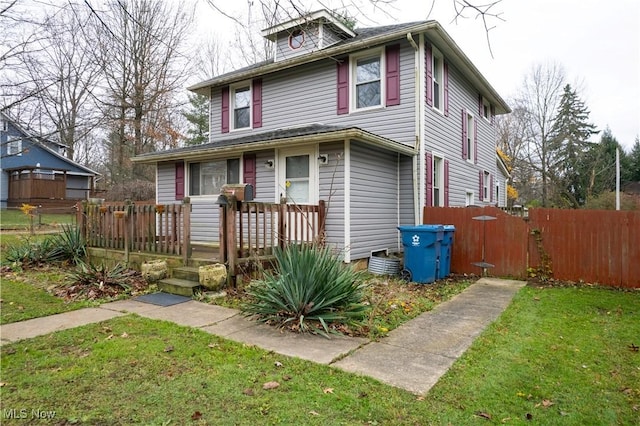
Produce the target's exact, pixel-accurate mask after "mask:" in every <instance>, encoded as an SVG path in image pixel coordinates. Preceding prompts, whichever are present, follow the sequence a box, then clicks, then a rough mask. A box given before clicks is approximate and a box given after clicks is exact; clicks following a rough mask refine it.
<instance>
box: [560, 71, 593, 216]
mask: <svg viewBox="0 0 640 426" xmlns="http://www.w3.org/2000/svg"><path fill="white" fill-rule="evenodd" d="M596 133H598V131H597V130H596V127H595V126H594V125H593V124H591V123H589V109H588V108H587V107H586V105H585V104H584V102H583V101H582V100H581V99H580V98H579V97H578V94H577V92H576V91H575V90H574V89H572V88H571V85H569V84H567V85H566V86H565V87H564V92H563V94H562V98H561V99H560V105H559V106H558V112H557V115H556V118H555V121H554V125H553V127H552V129H551V134H552V135H553V137H552V144H551V149H552V151H553V156H552V157H553V161H552V167H551V168H552V171H553V173H552V175H553V177H554V180H555V182H554V184H555V185H554V187H555V191H554V192H555V194H554V197H553V198H554V201H555V203H556V204H557V205H559V206H563V207H564V206H567V207H571V208H578V207H580V206H581V205H583V204H584V203H585V201H586V198H587V187H588V181H587V180H586V179H585V176H584V175H583V173H581V172H582V170H581V165H582V163H583V161H584V160H585V159H586V155H587V152H589V149H590V146H591V143H590V142H589V138H590V137H591V136H592V135H594V134H596Z"/></svg>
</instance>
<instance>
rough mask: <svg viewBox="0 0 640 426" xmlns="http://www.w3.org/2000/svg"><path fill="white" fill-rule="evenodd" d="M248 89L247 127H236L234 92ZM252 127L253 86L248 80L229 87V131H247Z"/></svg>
mask: <svg viewBox="0 0 640 426" xmlns="http://www.w3.org/2000/svg"><path fill="white" fill-rule="evenodd" d="M247 87H248V88H249V90H248V93H249V125H248V126H246V127H236V92H237V91H238V90H241V89H246V88H247ZM252 126H253V85H252V84H251V81H250V80H247V81H243V82H240V83H236V84H233V85H231V86H230V87H229V128H230V130H231V131H237V130H247V129H251V128H252Z"/></svg>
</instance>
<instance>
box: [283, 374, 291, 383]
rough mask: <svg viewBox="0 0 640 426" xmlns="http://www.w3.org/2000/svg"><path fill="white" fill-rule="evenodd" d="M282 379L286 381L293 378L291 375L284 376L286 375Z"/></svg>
mask: <svg viewBox="0 0 640 426" xmlns="http://www.w3.org/2000/svg"><path fill="white" fill-rule="evenodd" d="M282 380H284V381H285V382H288V381H289V380H291V376H289V375H287V376H284V377H283V378H282Z"/></svg>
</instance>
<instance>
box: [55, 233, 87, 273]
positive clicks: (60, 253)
mask: <svg viewBox="0 0 640 426" xmlns="http://www.w3.org/2000/svg"><path fill="white" fill-rule="evenodd" d="M50 240H51V241H52V243H53V247H52V249H51V250H50V251H49V253H48V257H49V260H50V261H58V262H64V261H69V262H71V263H73V264H76V265H77V264H79V263H81V262H83V261H84V259H85V258H86V256H87V246H86V243H85V240H84V236H83V235H82V231H81V230H80V228H78V227H77V226H71V225H63V226H62V232H61V233H60V234H57V235H54V236H53V237H51V238H50Z"/></svg>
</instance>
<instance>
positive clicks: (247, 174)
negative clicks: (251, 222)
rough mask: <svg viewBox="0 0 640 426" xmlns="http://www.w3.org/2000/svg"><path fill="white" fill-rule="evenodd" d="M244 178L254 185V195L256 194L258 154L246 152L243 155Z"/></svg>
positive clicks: (245, 181)
mask: <svg viewBox="0 0 640 426" xmlns="http://www.w3.org/2000/svg"><path fill="white" fill-rule="evenodd" d="M242 170H243V171H242V180H243V182H244V183H249V184H251V185H253V196H254V197H255V196H256V155H255V154H245V155H244V156H243V157H242Z"/></svg>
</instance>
